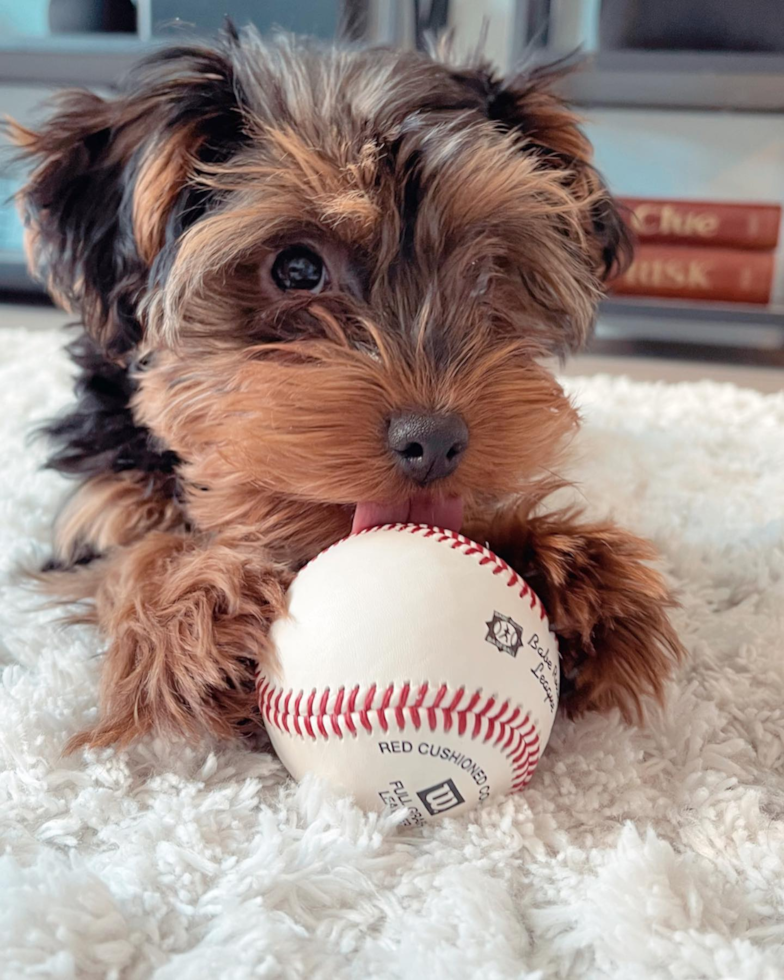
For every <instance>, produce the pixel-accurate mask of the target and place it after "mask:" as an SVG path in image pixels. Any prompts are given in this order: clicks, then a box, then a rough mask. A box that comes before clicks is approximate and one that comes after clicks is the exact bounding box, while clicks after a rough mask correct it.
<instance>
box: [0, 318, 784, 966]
mask: <svg viewBox="0 0 784 980" xmlns="http://www.w3.org/2000/svg"><path fill="white" fill-rule="evenodd" d="M59 343H60V338H59V337H57V336H56V335H54V334H52V333H46V332H34V333H32V332H31V333H27V332H25V331H14V330H10V329H2V330H0V403H1V404H2V411H1V412H0V566H1V567H0V593H1V600H0V661H1V662H2V685H0V757H1V759H2V773H1V774H0V841H1V842H2V856H0V977H2V978H3V980H11V978H16V977H58V978H66V977H68V978H70V977H77V978H82V977H118V978H119V977H122V978H143V977H156V978H160V980H164V978H166V980H175V978H176V980H188V978H194V980H205V978H210V980H212V978H231V980H245V978H251V977H254V978H256V977H265V978H275V977H303V978H304V977H306V978H342V977H350V978H357V980H365V978H376V977H378V978H387V977H389V978H401V980H415V978H420V977H422V978H427V980H439V978H477V980H478V978H488V980H489V978H499V980H500V978H529V980H532V978H535V977H541V978H545V977H548V978H549V977H563V978H570V980H574V978H581V977H613V978H618V980H636V978H659V977H661V978H664V977H667V978H670V977H674V978H683V980H692V978H700V977H711V978H718V977H722V978H748V980H774V978H779V977H782V976H784V704H783V702H784V618H783V617H784V547H783V546H784V395H777V396H763V395H760V394H756V393H754V392H750V391H745V390H739V389H737V388H734V387H732V386H729V385H717V384H712V383H707V382H705V383H699V384H680V385H673V386H667V385H664V384H657V385H651V384H638V383H632V382H629V381H628V380H623V379H610V378H607V377H597V378H591V379H578V380H575V381H570V382H569V388H570V390H571V391H572V392H573V394H574V397H575V400H576V401H577V403H578V404H579V405H580V406H581V407H582V410H583V415H584V417H585V420H586V425H585V430H584V433H583V435H582V436H581V437H580V439H579V442H578V450H579V452H580V456H581V460H580V462H579V464H578V465H577V467H576V470H575V473H576V477H577V479H578V480H579V487H580V493H581V494H582V496H583V499H584V501H585V503H586V505H587V506H588V508H589V510H590V512H591V513H593V514H613V515H614V516H615V517H616V518H617V519H618V520H619V521H621V522H623V523H625V524H627V525H629V526H631V527H632V528H634V529H636V530H637V531H639V532H640V533H642V534H645V535H647V536H649V537H651V538H653V539H654V541H655V542H656V543H657V544H658V546H659V548H660V549H661V552H662V556H663V559H662V561H663V565H664V567H665V569H666V571H667V573H668V575H669V576H670V577H671V579H672V581H673V583H674V584H675V586H676V588H677V589H678V592H679V594H680V599H681V602H682V608H681V609H680V610H679V611H678V612H677V613H676V621H677V625H678V628H679V629H680V632H681V635H682V636H683V638H684V641H685V643H686V645H687V647H688V648H689V650H690V653H691V659H690V662H689V663H688V665H687V666H685V667H684V669H683V670H682V671H681V672H680V674H679V676H678V677H677V680H676V681H675V682H674V683H672V684H671V686H670V689H669V702H668V705H667V708H666V710H663V711H658V710H654V711H653V712H652V715H651V720H650V725H649V727H648V728H646V729H645V730H637V729H629V728H626V727H624V725H623V724H622V723H621V721H620V719H619V718H618V717H616V716H612V715H611V716H609V717H595V716H594V717H588V718H584V719H581V720H579V721H577V722H575V723H571V722H568V721H566V720H565V719H563V718H561V719H559V720H558V721H557V722H556V726H555V731H554V734H553V737H552V740H551V742H550V745H549V747H548V749H547V751H546V752H545V755H544V757H543V760H542V762H541V764H540V766H539V769H538V771H537V773H536V775H535V777H534V779H533V781H532V783H531V785H530V786H529V788H528V789H527V790H526V792H525V793H524V794H523V795H521V796H518V797H516V798H514V799H510V800H506V801H502V802H501V803H499V804H498V805H495V806H488V807H486V808H485V809H484V810H483V811H482V812H481V813H480V814H478V815H476V816H474V817H470V816H469V817H465V818H462V819H457V820H444V821H443V822H442V823H441V824H440V825H438V826H435V827H432V828H430V829H427V830H425V831H417V832H415V831H408V830H405V829H403V828H400V827H398V826H397V825H396V823H395V820H394V819H393V818H391V817H383V816H379V815H366V814H364V813H362V812H360V811H359V810H357V809H356V808H355V807H354V806H353V805H352V803H351V802H350V801H348V800H346V799H340V798H334V797H332V796H331V795H330V794H329V792H328V791H327V790H326V789H325V788H324V787H323V786H321V785H319V783H318V782H316V781H312V782H307V783H305V784H303V785H301V786H299V787H297V786H294V785H293V784H292V783H291V781H290V780H289V779H288V778H287V777H286V775H285V773H284V772H283V771H282V769H281V767H280V765H279V763H278V762H276V761H275V760H274V759H272V758H270V757H268V756H266V755H264V754H261V753H259V752H252V751H249V750H248V749H246V748H243V747H240V746H225V745H217V744H209V743H200V744H192V745H181V744H172V743H171V742H167V741H164V740H157V741H146V742H144V743H143V744H140V745H138V746H136V747H134V748H132V749H131V750H129V751H123V752H114V751H100V752H87V753H85V754H83V755H76V756H73V757H70V758H63V757H62V756H61V754H60V753H61V748H62V746H63V744H64V742H65V741H66V739H67V737H68V736H69V735H70V734H72V733H73V732H74V731H76V730H77V729H78V728H79V726H80V725H82V724H83V723H84V722H85V721H87V720H89V719H91V718H92V717H93V715H94V712H95V710H96V682H97V678H98V671H99V666H100V651H101V643H100V641H99V639H98V638H97V636H96V635H95V633H94V632H93V631H91V630H90V629H88V628H77V627H68V628H64V627H62V626H61V625H59V624H58V622H57V619H56V612H55V611H54V610H47V609H42V608H41V607H40V605H39V604H38V600H37V599H36V598H35V596H34V595H32V594H31V593H30V592H29V591H26V590H25V589H24V588H23V587H22V586H20V585H19V584H17V583H15V581H14V579H13V567H14V565H15V564H16V563H18V562H19V561H20V560H23V561H27V562H29V561H30V560H31V559H35V558H39V559H42V558H43V557H44V556H45V554H46V548H47V539H48V535H49V531H50V525H51V521H52V517H53V514H54V512H55V510H56V507H57V505H58V502H59V500H60V499H61V497H62V496H63V494H64V493H65V492H67V490H68V487H67V485H66V484H65V481H63V480H61V479H60V478H59V477H57V476H55V475H54V474H52V473H47V472H41V471H40V469H39V465H40V462H41V459H42V454H43V447H41V446H39V445H35V444H32V445H31V444H30V443H29V440H28V439H27V432H28V431H29V429H30V427H31V423H33V422H35V421H36V420H40V419H41V418H44V417H47V416H50V415H51V414H53V413H54V412H55V411H56V410H57V409H58V408H59V407H60V406H62V405H63V404H64V403H65V402H66V401H67V398H68V394H69V385H70V380H69V374H70V372H69V367H68V365H67V363H66V361H65V359H64V358H63V357H62V356H61V355H60V354H59V353H58V347H59Z"/></svg>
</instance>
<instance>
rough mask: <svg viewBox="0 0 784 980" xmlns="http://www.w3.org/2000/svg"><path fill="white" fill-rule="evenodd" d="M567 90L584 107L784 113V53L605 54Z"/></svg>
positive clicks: (566, 84)
mask: <svg viewBox="0 0 784 980" xmlns="http://www.w3.org/2000/svg"><path fill="white" fill-rule="evenodd" d="M546 55H547V56H548V57H550V58H554V57H557V52H552V51H549V52H546ZM540 58H541V60H545V57H544V55H542V54H539V55H538V56H537V60H539V59H540ZM562 91H563V92H564V94H565V95H566V96H567V98H568V99H569V100H570V101H572V102H574V103H575V104H576V105H582V106H596V107H609V108H613V107H617V108H635V107H636V108H640V109H699V110H706V109H707V110H715V111H727V110H732V111H741V110H742V111H746V112H784V55H779V54H726V53H714V52H702V51H601V52H598V53H596V54H593V55H589V56H588V57H587V58H586V59H585V61H584V63H583V67H582V68H581V69H580V70H578V71H576V72H575V73H574V74H573V75H570V76H568V77H567V78H565V79H564V80H563V83H562Z"/></svg>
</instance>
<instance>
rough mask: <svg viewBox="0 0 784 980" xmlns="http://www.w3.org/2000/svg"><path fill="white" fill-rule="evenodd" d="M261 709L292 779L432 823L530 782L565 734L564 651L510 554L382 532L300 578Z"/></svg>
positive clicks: (414, 821) (455, 540) (330, 555)
mask: <svg viewBox="0 0 784 980" xmlns="http://www.w3.org/2000/svg"><path fill="white" fill-rule="evenodd" d="M271 636H272V640H273V643H274V646H275V648H276V650H277V655H278V663H277V665H276V666H273V667H271V668H268V669H266V670H265V671H264V672H263V673H261V674H260V675H259V679H258V692H259V704H260V707H261V713H262V716H263V718H264V722H265V724H266V727H267V730H268V732H269V735H270V738H271V740H272V743H273V745H274V747H275V749H276V751H277V753H278V755H279V756H280V758H281V760H282V761H283V763H284V765H285V766H286V768H287V769H288V770H289V772H290V773H291V774H292V775H293V776H294V777H295V778H296V779H301V778H302V777H303V776H304V775H305V774H306V773H309V772H312V773H317V774H318V775H320V776H323V777H325V778H326V779H327V780H329V781H330V782H331V783H332V784H333V785H335V786H336V787H339V788H342V789H344V790H347V791H349V792H350V793H352V794H353V795H354V797H355V798H356V800H357V802H358V803H359V804H360V805H361V806H363V807H365V808H366V809H381V808H383V807H384V806H388V807H391V808H392V809H398V808H400V807H407V808H408V811H409V812H408V816H407V818H406V821H405V823H407V824H408V825H415V826H420V825H421V824H423V823H424V822H426V821H428V820H430V819H432V818H433V817H435V816H438V815H440V814H442V813H448V814H449V815H450V816H454V815H457V814H459V813H462V812H463V811H465V810H468V809H470V808H472V807H475V806H477V805H482V804H484V803H486V802H487V800H490V799H492V798H494V797H498V796H501V795H503V794H506V793H515V792H518V791H519V790H521V789H523V787H524V786H526V784H527V783H528V781H529V780H530V779H531V776H532V775H533V772H534V769H535V768H536V764H537V762H538V760H539V757H540V755H541V753H542V751H543V750H544V747H545V745H546V744H547V740H548V738H549V737H550V730H551V728H552V725H553V718H554V717H555V711H556V707H557V703H558V689H559V683H560V673H559V662H558V644H557V641H556V638H555V636H554V635H553V634H552V632H551V631H550V627H549V623H548V620H547V616H546V615H545V612H544V609H543V608H542V604H541V603H540V601H539V599H538V598H537V597H536V596H535V595H534V594H533V592H531V590H530V589H529V587H528V586H527V585H526V584H525V582H523V580H522V579H521V578H520V577H519V576H518V575H517V573H516V572H514V571H513V570H512V569H511V568H510V567H509V566H508V565H507V564H506V563H505V562H504V561H502V560H501V559H500V558H498V557H497V556H495V555H494V554H493V553H492V552H491V551H489V550H488V549H487V548H484V547H482V546H481V545H479V544H476V543H474V542H473V541H470V540H469V539H468V538H465V537H463V536H462V535H460V534H456V533H454V532H453V531H442V530H440V529H437V528H431V527H428V526H427V525H423V524H391V525H385V526H383V527H376V528H370V529H368V530H366V531H362V532H361V533H359V534H356V535H353V536H352V537H349V538H347V539H345V540H344V541H341V542H339V543H338V544H336V545H334V546H333V547H331V548H328V549H327V550H326V551H324V552H323V553H322V554H320V555H319V556H318V557H317V558H315V559H314V560H313V561H312V562H311V563H310V564H309V565H307V566H306V567H305V568H304V569H303V570H302V571H301V572H300V573H299V575H298V576H297V578H296V579H295V580H294V582H293V584H292V586H291V589H290V590H289V594H288V615H287V616H285V617H283V618H281V619H280V620H278V621H277V622H276V623H275V624H274V625H273V627H272V634H271Z"/></svg>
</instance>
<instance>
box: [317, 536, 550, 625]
mask: <svg viewBox="0 0 784 980" xmlns="http://www.w3.org/2000/svg"><path fill="white" fill-rule="evenodd" d="M376 531H397V532H398V533H399V534H422V537H423V538H432V537H435V536H436V535H438V537H437V538H436V540H437V541H438V543H439V544H442V543H444V542H447V541H450V542H452V544H451V545H450V547H451V548H453V549H458V548H462V549H463V554H464V555H467V556H471V555H482V558H480V560H479V561H478V562H477V564H478V565H493V566H495V567H494V568H493V575H500V574H501V572H505V571H510V572H511V573H512V574H511V576H510V577H509V581H508V582H507V583H506V584H507V585H508V586H509V588H514V587H515V586H516V585H517V583H518V582H520V581H521V578H520V576H519V575H518V573H517V572H516V571H515V570H514V569H511V568H510V567H509V565H508V564H507V563H506V562H505V561H504V560H503V558H499V556H498V555H496V554H494V553H493V552H492V551H490V549H489V548H483V547H482V545H480V544H478V543H477V542H476V541H472V540H471V539H470V538H467V537H465V535H462V534H458V533H457V532H456V531H448V530H445V529H444V528H442V527H431V526H430V525H428V524H379V525H377V526H376V527H365V528H363V529H362V530H361V531H357V532H355V533H352V534H349V535H348V536H347V537H345V538H340V540H338V541H336V542H335V543H334V544H331V545H329V547H327V548H325V549H324V550H323V551H321V552H319V554H318V555H316V557H315V558H312V559H311V560H310V561H309V562H307V563H306V565H305V566H304V567H307V566H308V565H312V564H313V563H314V562H315V561H318V559H319V558H320V557H321V556H322V555H325V554H326V553H327V552H328V551H332V549H333V548H337V546H338V545H339V544H342V543H343V542H344V541H349V540H350V539H351V538H356V537H361V536H362V535H365V534H373V533H375V532H376ZM423 532H424V533H423ZM529 593H530V595H531V609H533V608H534V607H535V606H536V605H537V604H538V606H539V618H540V619H545V617H546V616H547V612H546V610H545V608H544V606H543V605H542V603H541V602H540V601H539V597H538V596H537V595H536V594H535V593H534V592H533V591H532V590H531V589H530V588H529V586H528V585H527V584H526V583H525V582H523V587H522V589H521V590H520V593H519V595H520V598H521V599H523V598H525V596H526V595H528V594H529Z"/></svg>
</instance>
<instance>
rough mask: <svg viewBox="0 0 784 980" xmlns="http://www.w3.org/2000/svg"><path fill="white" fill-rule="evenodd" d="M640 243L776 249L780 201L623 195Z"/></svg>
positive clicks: (779, 222)
mask: <svg viewBox="0 0 784 980" xmlns="http://www.w3.org/2000/svg"><path fill="white" fill-rule="evenodd" d="M619 200H620V201H621V203H622V204H625V205H626V207H627V208H628V209H629V211H630V214H629V216H628V221H629V224H630V225H631V227H632V230H633V231H634V232H635V234H636V235H637V238H638V240H639V241H640V242H658V243H662V244H663V243H669V244H672V245H703V246H706V247H710V248H714V247H716V248H719V247H727V248H748V249H760V250H764V249H768V250H770V249H774V248H775V247H776V245H777V244H778V241H779V226H780V224H781V207H780V205H778V204H725V203H723V202H718V201H716V202H712V201H669V200H655V199H653V198H650V199H648V198H640V197H622V198H620V199H619Z"/></svg>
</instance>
